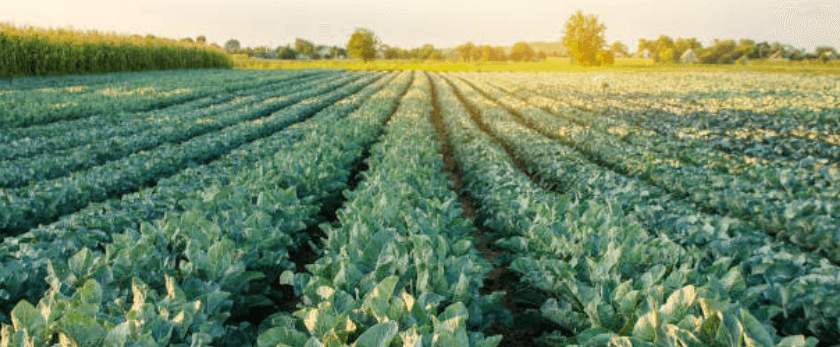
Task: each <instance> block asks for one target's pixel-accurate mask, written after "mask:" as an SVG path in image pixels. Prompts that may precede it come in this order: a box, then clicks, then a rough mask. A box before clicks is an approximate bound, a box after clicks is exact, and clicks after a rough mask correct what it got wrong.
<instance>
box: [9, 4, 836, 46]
mask: <svg viewBox="0 0 840 347" xmlns="http://www.w3.org/2000/svg"><path fill="white" fill-rule="evenodd" d="M4 2H6V3H5V4H3V5H2V6H0V22H11V23H12V24H15V25H31V26H37V27H53V28H59V27H61V28H66V27H73V28H75V29H80V30H89V29H96V30H100V31H108V32H118V33H125V34H140V35H146V34H152V35H156V36H162V37H169V38H183V37H193V38H195V37H196V36H198V35H205V36H206V37H207V39H208V41H209V42H211V43H212V42H215V43H218V44H220V45H222V44H224V42H225V41H227V40H228V39H231V38H235V39H237V40H239V41H240V43H241V44H242V46H243V47H255V46H262V45H266V46H269V47H277V46H281V45H285V44H291V43H293V42H294V39H295V38H296V37H300V38H304V39H307V40H309V41H312V42H314V43H316V44H324V45H340V46H344V45H345V44H346V43H347V40H348V39H349V37H350V35H351V34H352V33H353V30H354V28H356V27H365V28H369V29H371V30H373V32H374V33H375V34H376V35H377V36H378V37H379V38H380V39H381V40H382V41H383V42H384V43H386V44H389V45H392V46H397V47H402V48H412V47H418V46H420V45H423V44H425V43H431V44H433V45H435V47H455V46H457V45H459V44H462V43H464V42H467V41H471V42H473V43H475V44H491V45H501V46H509V45H512V44H513V43H515V42H517V41H559V40H560V37H562V34H563V32H562V31H563V23H564V22H565V21H566V19H567V18H568V17H569V16H570V15H571V14H572V13H573V12H575V11H576V10H577V9H581V10H583V11H584V13H585V14H596V15H598V18H599V19H600V20H601V21H602V22H603V23H604V24H605V25H606V27H607V30H606V38H607V41H608V42H610V43H612V42H614V41H616V40H619V41H622V42H624V43H625V44H626V45H628V46H629V47H630V50H631V51H635V50H636V46H637V44H638V39H639V38H649V39H655V38H656V37H658V36H659V35H660V34H665V35H668V36H671V37H672V38H676V37H696V38H698V39H699V40H700V41H701V42H702V43H703V44H704V46H707V45H709V44H711V42H712V40H713V39H715V38H720V39H725V38H735V39H740V38H749V39H753V40H756V41H768V42H772V41H779V42H782V43H787V44H791V45H793V46H794V47H797V48H805V49H806V50H808V51H811V50H813V48H814V47H816V46H818V45H828V46H833V47H837V48H838V49H840V20H838V14H837V13H838V9H840V1H838V0H814V1H810V0H809V1H793V2H791V1H787V0H710V1H679V0H670V1H668V0H595V1H564V0H515V1H487V0H429V1H400V0H344V1H339V0H297V1H287V0H245V1H230V0H225V1H222V0H27V1H4ZM783 23H784V24H783Z"/></svg>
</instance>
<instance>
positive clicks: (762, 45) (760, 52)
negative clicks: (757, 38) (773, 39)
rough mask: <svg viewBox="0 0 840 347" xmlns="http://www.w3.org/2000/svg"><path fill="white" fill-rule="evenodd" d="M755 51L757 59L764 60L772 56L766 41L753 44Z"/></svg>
mask: <svg viewBox="0 0 840 347" xmlns="http://www.w3.org/2000/svg"><path fill="white" fill-rule="evenodd" d="M755 51H756V55H757V58H758V59H766V58H767V57H769V56H770V55H772V54H773V51H772V50H771V46H770V44H769V43H767V41H761V42H759V43H757V44H755Z"/></svg>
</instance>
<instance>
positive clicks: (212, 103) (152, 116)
mask: <svg viewBox="0 0 840 347" xmlns="http://www.w3.org/2000/svg"><path fill="white" fill-rule="evenodd" d="M330 75H332V74H330ZM325 76H328V75H327V74H324V73H311V72H310V73H300V74H288V75H285V76H283V78H280V79H277V80H273V81H271V82H267V83H264V84H261V85H258V86H254V87H248V88H244V89H237V90H233V91H230V92H225V93H219V94H215V95H211V96H208V97H203V98H200V99H196V100H193V101H188V102H184V103H178V104H174V105H170V106H167V107H163V108H160V109H155V110H150V111H140V112H131V111H120V112H117V113H111V114H98V115H94V116H90V117H85V118H80V119H74V120H67V121H61V122H53V123H49V124H44V125H36V126H31V127H27V128H17V129H15V130H14V131H13V132H12V131H9V132H7V133H8V135H9V139H10V141H9V142H6V143H3V144H0V159H2V160H14V159H17V158H27V157H33V156H36V155H39V154H44V153H49V152H58V151H61V150H65V149H69V148H73V147H78V146H82V145H85V144H89V143H92V142H96V141H104V140H106V139H109V138H111V137H116V136H130V135H133V134H137V133H140V132H143V131H146V130H149V129H152V128H155V127H162V126H165V125H166V124H168V123H171V122H173V121H176V120H180V119H182V118H183V117H184V116H188V115H190V114H194V113H196V111H197V110H201V109H204V108H218V107H221V105H226V104H229V103H232V102H234V101H240V102H241V101H244V100H247V99H249V98H250V97H252V96H253V95H254V94H259V93H264V92H265V90H267V89H273V88H278V87H281V86H282V85H283V84H287V83H305V82H309V81H313V80H315V79H318V78H324V77H325ZM68 133H72V134H73V136H65V134H68ZM12 136H14V137H15V138H14V139H11V137H12Z"/></svg>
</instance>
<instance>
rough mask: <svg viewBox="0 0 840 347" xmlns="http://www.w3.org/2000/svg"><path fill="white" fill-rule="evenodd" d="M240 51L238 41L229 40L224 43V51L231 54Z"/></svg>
mask: <svg viewBox="0 0 840 347" xmlns="http://www.w3.org/2000/svg"><path fill="white" fill-rule="evenodd" d="M241 49H242V46H240V45H239V40H237V39H230V40H227V42H225V50H226V51H228V52H231V53H236V52H239V50H241Z"/></svg>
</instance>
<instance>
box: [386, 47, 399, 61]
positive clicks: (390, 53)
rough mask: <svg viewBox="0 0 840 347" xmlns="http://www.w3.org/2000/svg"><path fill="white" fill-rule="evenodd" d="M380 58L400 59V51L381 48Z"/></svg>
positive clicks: (391, 48) (393, 48) (392, 48)
mask: <svg viewBox="0 0 840 347" xmlns="http://www.w3.org/2000/svg"><path fill="white" fill-rule="evenodd" d="M383 48H384V50H383V51H382V57H383V58H385V59H397V58H399V57H400V49H399V48H397V47H391V46H387V45H386V46H385V47H383Z"/></svg>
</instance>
